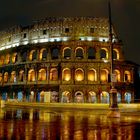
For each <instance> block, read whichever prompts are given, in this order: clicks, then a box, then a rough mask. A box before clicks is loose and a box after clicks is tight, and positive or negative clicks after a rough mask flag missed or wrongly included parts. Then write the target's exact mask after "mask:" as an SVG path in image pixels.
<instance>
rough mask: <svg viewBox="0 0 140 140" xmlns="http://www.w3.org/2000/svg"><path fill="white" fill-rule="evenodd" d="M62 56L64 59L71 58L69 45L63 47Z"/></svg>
mask: <svg viewBox="0 0 140 140" xmlns="http://www.w3.org/2000/svg"><path fill="white" fill-rule="evenodd" d="M63 58H65V59H70V58H71V48H70V47H65V48H64V49H63Z"/></svg>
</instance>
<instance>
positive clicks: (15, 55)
mask: <svg viewBox="0 0 140 140" xmlns="http://www.w3.org/2000/svg"><path fill="white" fill-rule="evenodd" d="M16 62H17V53H16V52H15V53H13V55H12V63H16Z"/></svg>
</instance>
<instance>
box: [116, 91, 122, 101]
mask: <svg viewBox="0 0 140 140" xmlns="http://www.w3.org/2000/svg"><path fill="white" fill-rule="evenodd" d="M117 102H118V103H121V94H120V93H119V92H118V93H117Z"/></svg>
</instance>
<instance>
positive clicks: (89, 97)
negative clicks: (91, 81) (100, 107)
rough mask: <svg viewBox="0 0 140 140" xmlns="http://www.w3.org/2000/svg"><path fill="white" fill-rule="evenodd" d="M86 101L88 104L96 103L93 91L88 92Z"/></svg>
mask: <svg viewBox="0 0 140 140" xmlns="http://www.w3.org/2000/svg"><path fill="white" fill-rule="evenodd" d="M88 101H89V103H96V102H97V97H96V93H95V92H93V91H90V92H89V96H88Z"/></svg>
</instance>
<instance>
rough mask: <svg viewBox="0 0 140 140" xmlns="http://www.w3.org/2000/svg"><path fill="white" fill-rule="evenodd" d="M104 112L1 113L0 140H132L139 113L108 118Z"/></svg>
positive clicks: (135, 135)
mask: <svg viewBox="0 0 140 140" xmlns="http://www.w3.org/2000/svg"><path fill="white" fill-rule="evenodd" d="M106 114H107V113H106V112H105V111H103V110H100V111H96V110H81V111H79V110H57V109H52V110H50V109H48V110H46V109H16V108H15V109H14V108H10V109H8V108H7V109H5V108H4V109H0V139H2V140H11V139H12V140H135V139H140V136H139V132H140V131H139V130H140V125H139V122H140V119H139V116H140V113H138V114H137V113H135V114H134V115H133V116H132V113H131V116H130V114H129V115H128V114H127V113H123V114H122V116H121V118H114V119H113V118H107V116H106Z"/></svg>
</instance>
